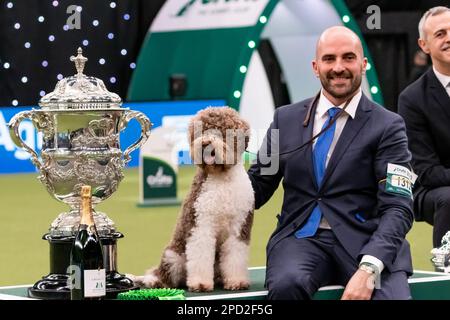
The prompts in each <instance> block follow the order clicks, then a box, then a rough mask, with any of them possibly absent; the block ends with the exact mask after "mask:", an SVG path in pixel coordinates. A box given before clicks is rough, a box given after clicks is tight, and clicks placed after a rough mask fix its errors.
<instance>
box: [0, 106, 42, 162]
mask: <svg viewBox="0 0 450 320" xmlns="http://www.w3.org/2000/svg"><path fill="white" fill-rule="evenodd" d="M19 134H20V136H21V137H22V139H23V142H25V144H26V145H27V146H29V147H30V148H31V149H33V150H36V147H37V149H41V148H42V133H40V132H39V133H38V134H37V138H36V129H35V128H34V126H33V124H32V123H31V121H29V120H24V121H22V123H21V124H20V126H19ZM0 146H4V148H5V150H6V151H8V152H14V157H15V158H16V159H17V160H28V159H30V157H31V155H30V154H29V153H28V152H27V151H25V150H24V149H22V148H19V147H16V145H15V144H14V142H13V141H12V139H11V136H10V135H9V128H8V124H7V123H6V121H5V117H4V116H3V113H2V112H1V111H0ZM0 151H1V149H0Z"/></svg>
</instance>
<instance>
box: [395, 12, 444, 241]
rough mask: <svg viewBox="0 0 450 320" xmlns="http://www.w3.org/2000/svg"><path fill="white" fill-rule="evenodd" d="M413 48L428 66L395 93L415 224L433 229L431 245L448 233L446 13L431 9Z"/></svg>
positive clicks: (424, 17)
mask: <svg viewBox="0 0 450 320" xmlns="http://www.w3.org/2000/svg"><path fill="white" fill-rule="evenodd" d="M419 36H420V38H419V40H418V42H419V46H420V48H421V49H422V50H423V51H424V52H425V53H426V54H428V55H430V57H431V61H432V67H431V68H429V69H428V71H427V72H426V73H425V74H424V75H423V76H421V77H420V78H419V79H418V80H416V81H415V82H414V83H412V84H411V85H409V86H408V87H407V88H406V89H405V90H403V92H402V93H401V94H400V97H399V102H398V112H399V114H400V115H401V116H402V117H403V118H404V119H405V123H406V128H407V135H408V141H409V142H408V143H409V149H410V150H411V152H412V165H413V169H414V171H415V173H416V174H417V175H418V179H417V181H416V184H415V188H414V195H415V199H414V211H415V216H416V220H417V221H423V220H425V221H427V222H428V223H429V224H431V225H433V226H434V227H433V246H434V247H439V246H440V244H441V239H442V237H443V236H444V234H445V233H446V232H447V231H448V230H450V97H449V96H450V9H449V8H447V7H434V8H431V9H430V10H428V11H427V12H426V13H425V14H424V15H423V16H422V19H421V20H420V22H419Z"/></svg>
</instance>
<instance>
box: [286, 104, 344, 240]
mask: <svg viewBox="0 0 450 320" xmlns="http://www.w3.org/2000/svg"><path fill="white" fill-rule="evenodd" d="M338 111H339V108H336V107H334V108H330V109H328V115H329V118H328V120H327V121H326V122H325V124H324V125H323V127H322V130H323V129H324V128H325V127H326V126H327V125H328V124H329V123H330V121H331V119H333V117H334V116H335V115H336V113H337V112H338ZM335 130H336V122H334V123H333V124H332V125H331V126H330V127H329V128H328V130H326V131H325V132H324V133H322V134H321V135H320V136H319V138H318V139H317V142H316V145H315V147H314V151H313V157H314V174H315V176H316V181H317V185H318V186H319V187H320V185H321V183H322V179H323V176H324V174H325V168H326V161H327V154H328V150H329V149H330V146H331V142H332V141H333V137H334V131H335ZM321 218H322V212H321V211H320V208H319V206H318V205H316V206H315V208H314V210H313V211H312V212H311V215H310V216H309V218H308V220H307V221H306V223H305V224H304V225H303V226H302V227H301V228H300V229H299V230H297V231H296V232H295V237H296V238H299V239H300V238H306V237H311V236H313V235H315V234H316V231H317V229H318V228H319V224H320V219H321Z"/></svg>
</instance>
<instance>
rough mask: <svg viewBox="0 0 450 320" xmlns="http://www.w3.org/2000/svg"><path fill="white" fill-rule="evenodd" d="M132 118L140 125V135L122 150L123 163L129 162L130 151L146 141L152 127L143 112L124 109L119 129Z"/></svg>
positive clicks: (124, 126) (123, 127) (122, 128)
mask: <svg viewBox="0 0 450 320" xmlns="http://www.w3.org/2000/svg"><path fill="white" fill-rule="evenodd" d="M132 119H136V120H137V121H138V122H139V124H140V125H141V136H140V137H139V139H138V140H137V141H136V142H135V143H133V144H132V145H131V146H129V147H128V148H127V149H126V150H125V151H124V152H123V158H124V164H127V163H128V162H130V160H131V157H130V153H131V152H133V151H134V150H136V149H137V148H139V147H140V146H141V145H143V144H144V143H145V141H147V139H148V137H149V136H150V129H151V127H152V123H151V122H150V120H149V118H148V117H147V116H146V115H145V114H143V113H142V112H139V111H130V110H127V111H125V116H124V118H123V119H122V122H121V123H120V131H122V130H124V129H125V128H126V127H127V125H128V122H130V120H132Z"/></svg>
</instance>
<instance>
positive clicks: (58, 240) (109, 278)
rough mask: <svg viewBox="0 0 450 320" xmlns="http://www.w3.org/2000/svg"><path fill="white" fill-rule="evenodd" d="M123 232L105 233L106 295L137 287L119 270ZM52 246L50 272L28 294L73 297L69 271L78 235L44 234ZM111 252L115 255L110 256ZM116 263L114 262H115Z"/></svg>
mask: <svg viewBox="0 0 450 320" xmlns="http://www.w3.org/2000/svg"><path fill="white" fill-rule="evenodd" d="M122 237H123V234H121V233H120V232H115V233H113V234H111V235H108V236H101V237H100V241H101V243H102V245H103V249H104V250H103V251H104V255H103V256H104V260H106V261H105V269H106V298H107V299H115V298H116V297H117V295H118V294H119V293H120V292H126V291H128V290H132V289H136V287H135V286H134V284H133V281H131V280H130V279H129V278H127V277H125V276H124V275H123V274H120V273H119V272H117V270H116V269H117V266H116V261H115V256H114V255H115V253H116V248H117V240H118V239H120V238H122ZM42 238H43V239H44V240H47V241H48V242H49V245H50V274H48V275H47V276H45V277H43V278H42V279H41V280H39V281H38V282H36V283H35V284H34V286H33V287H31V288H30V289H28V296H30V297H32V298H39V299H54V300H55V299H58V300H60V299H66V300H68V299H70V288H69V286H68V279H69V274H67V269H68V267H69V265H70V250H71V248H72V243H73V240H74V237H73V236H72V237H54V236H51V235H50V234H48V233H47V234H45V235H44V236H43V237H42ZM109 254H111V255H113V256H108V255H109ZM111 262H112V263H111Z"/></svg>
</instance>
